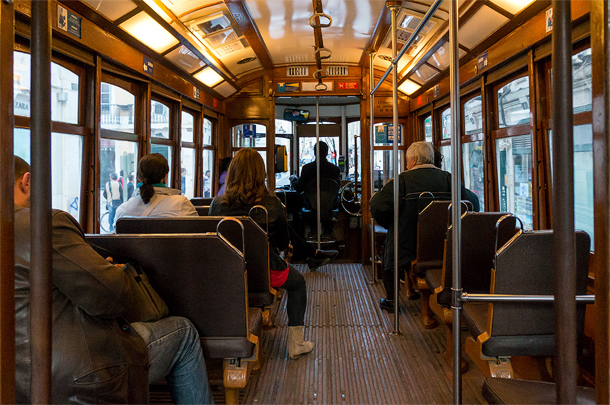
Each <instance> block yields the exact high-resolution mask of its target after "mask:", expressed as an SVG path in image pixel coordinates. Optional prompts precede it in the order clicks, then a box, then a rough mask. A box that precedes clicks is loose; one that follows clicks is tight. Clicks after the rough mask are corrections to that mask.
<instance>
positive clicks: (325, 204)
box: [305, 177, 339, 213]
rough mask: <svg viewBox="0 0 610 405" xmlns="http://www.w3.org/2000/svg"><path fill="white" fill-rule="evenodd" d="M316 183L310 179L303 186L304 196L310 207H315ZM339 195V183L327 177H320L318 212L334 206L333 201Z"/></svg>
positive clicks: (326, 210) (328, 209)
mask: <svg viewBox="0 0 610 405" xmlns="http://www.w3.org/2000/svg"><path fill="white" fill-rule="evenodd" d="M317 193H318V191H317V185H316V181H315V180H311V181H310V182H309V183H307V185H306V186H305V198H307V201H309V203H310V205H311V207H312V209H313V210H314V211H315V210H316V207H317V199H316V196H317ZM338 195H339V183H337V182H336V181H334V180H333V179H330V178H328V177H322V178H320V213H323V212H328V211H330V210H332V209H333V208H334V207H335V201H336V200H337V196H338Z"/></svg>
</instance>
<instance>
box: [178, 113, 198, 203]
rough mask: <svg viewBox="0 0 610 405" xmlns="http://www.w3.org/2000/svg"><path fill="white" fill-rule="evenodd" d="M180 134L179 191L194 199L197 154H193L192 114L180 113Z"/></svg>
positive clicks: (193, 125) (193, 127)
mask: <svg viewBox="0 0 610 405" xmlns="http://www.w3.org/2000/svg"><path fill="white" fill-rule="evenodd" d="M180 129H181V131H180V133H181V141H182V149H181V152H180V191H181V192H182V194H183V195H185V196H186V197H187V198H189V199H191V198H193V197H195V178H196V177H197V176H196V169H197V160H196V157H197V154H196V153H195V143H194V139H195V138H194V133H193V132H194V130H195V118H194V117H193V114H190V113H187V112H185V111H182V114H181V124H180Z"/></svg>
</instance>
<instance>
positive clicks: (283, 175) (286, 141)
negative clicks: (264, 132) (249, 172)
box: [275, 120, 291, 187]
mask: <svg viewBox="0 0 610 405" xmlns="http://www.w3.org/2000/svg"><path fill="white" fill-rule="evenodd" d="M276 121H277V120H276ZM275 144H276V145H280V146H285V147H286V155H287V162H286V163H287V167H288V170H287V171H285V172H276V173H275V187H283V186H289V185H290V156H291V150H290V144H291V142H290V138H284V137H281V136H279V135H276V137H275Z"/></svg>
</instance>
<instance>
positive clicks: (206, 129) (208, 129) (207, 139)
mask: <svg viewBox="0 0 610 405" xmlns="http://www.w3.org/2000/svg"><path fill="white" fill-rule="evenodd" d="M203 145H204V146H210V145H212V121H210V120H209V119H207V118H204V119H203Z"/></svg>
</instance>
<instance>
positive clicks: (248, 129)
mask: <svg viewBox="0 0 610 405" xmlns="http://www.w3.org/2000/svg"><path fill="white" fill-rule="evenodd" d="M243 130H244V133H243V135H244V138H264V137H265V135H266V134H264V133H260V134H257V133H256V124H245V125H243Z"/></svg>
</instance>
